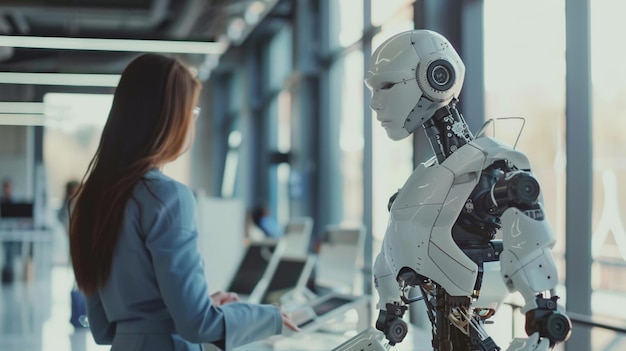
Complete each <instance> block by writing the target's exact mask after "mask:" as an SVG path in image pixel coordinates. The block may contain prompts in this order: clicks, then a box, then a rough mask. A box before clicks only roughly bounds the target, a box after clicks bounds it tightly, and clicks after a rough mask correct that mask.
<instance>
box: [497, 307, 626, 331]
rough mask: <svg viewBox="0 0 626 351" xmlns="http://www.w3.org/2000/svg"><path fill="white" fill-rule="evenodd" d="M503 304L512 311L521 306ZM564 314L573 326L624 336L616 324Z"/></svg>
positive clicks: (623, 328) (570, 313)
mask: <svg viewBox="0 0 626 351" xmlns="http://www.w3.org/2000/svg"><path fill="white" fill-rule="evenodd" d="M504 304H505V305H509V306H511V308H512V309H513V310H514V311H515V310H519V309H521V308H522V306H520V305H518V304H514V303H512V302H505V303H504ZM565 314H567V316H568V317H569V319H570V320H571V321H572V323H574V324H582V325H586V326H588V327H593V328H602V329H607V330H611V331H614V332H618V333H622V334H626V326H623V327H622V326H619V325H616V324H614V323H611V322H607V321H601V320H600V318H598V317H593V316H587V315H584V314H580V313H575V312H565ZM625 324H626V323H625Z"/></svg>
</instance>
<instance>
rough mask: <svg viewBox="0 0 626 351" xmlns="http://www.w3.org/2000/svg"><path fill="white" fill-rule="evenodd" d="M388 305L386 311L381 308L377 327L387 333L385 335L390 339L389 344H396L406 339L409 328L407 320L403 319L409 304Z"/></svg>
mask: <svg viewBox="0 0 626 351" xmlns="http://www.w3.org/2000/svg"><path fill="white" fill-rule="evenodd" d="M386 307H387V310H386V311H384V310H380V313H379V314H378V319H377V320H376V329H378V330H380V331H382V332H383V333H384V334H385V337H386V338H387V340H389V345H391V346H394V345H395V344H397V343H399V342H402V340H404V337H405V336H406V333H407V332H408V330H409V329H408V327H407V325H406V322H405V321H404V320H402V316H403V315H404V312H406V310H407V306H405V305H396V304H392V303H388V304H387V306H386Z"/></svg>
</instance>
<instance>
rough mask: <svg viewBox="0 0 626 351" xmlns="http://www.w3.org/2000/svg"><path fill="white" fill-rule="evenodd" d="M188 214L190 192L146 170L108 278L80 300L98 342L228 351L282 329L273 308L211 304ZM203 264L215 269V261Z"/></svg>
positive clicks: (135, 349)
mask: <svg viewBox="0 0 626 351" xmlns="http://www.w3.org/2000/svg"><path fill="white" fill-rule="evenodd" d="M195 217H196V202H195V198H194V196H193V194H192V193H191V191H190V190H189V189H188V188H187V187H186V186H185V185H183V184H181V183H178V182H176V181H175V180H173V179H171V178H169V177H167V176H165V175H164V174H162V173H161V172H160V171H158V170H152V171H149V172H148V173H146V175H145V177H144V179H143V180H142V181H140V182H139V183H138V184H137V186H135V189H134V190H133V196H132V198H131V200H129V201H128V204H127V205H126V208H125V214H124V219H123V223H122V227H121V232H120V236H119V240H118V242H117V247H116V249H115V252H114V254H113V264H112V267H111V274H110V276H109V279H108V281H107V282H106V284H105V285H104V286H103V287H102V288H100V289H99V291H98V292H97V293H95V294H92V295H91V296H88V297H87V316H88V318H89V327H90V328H91V332H92V334H93V337H94V339H95V341H96V342H97V343H98V344H111V345H112V348H111V350H114V351H115V350H124V351H140V350H177V351H178V350H202V346H201V344H202V343H213V344H215V345H217V346H218V347H219V348H221V349H224V350H227V351H228V350H232V349H233V348H234V347H237V346H239V345H243V344H247V343H250V342H253V341H257V340H260V339H263V338H266V337H268V336H271V335H275V334H279V333H280V332H281V331H282V317H281V315H280V310H279V309H278V308H277V307H276V306H273V305H253V304H246V303H239V302H236V303H229V304H225V305H222V306H219V307H217V306H214V305H213V304H212V301H211V298H210V293H209V288H208V286H207V282H206V280H205V275H204V263H203V260H202V258H201V257H200V253H199V251H198V244H197V239H198V231H197V227H196V218H195ZM215 244H216V245H219V243H215ZM209 264H210V265H211V267H210V268H211V269H220V262H209Z"/></svg>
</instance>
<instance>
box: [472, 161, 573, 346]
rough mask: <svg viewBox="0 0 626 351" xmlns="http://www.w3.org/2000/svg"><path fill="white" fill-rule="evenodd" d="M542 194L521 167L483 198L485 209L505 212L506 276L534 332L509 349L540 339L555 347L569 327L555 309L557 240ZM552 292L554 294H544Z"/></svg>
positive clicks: (503, 261) (503, 266) (534, 343)
mask: <svg viewBox="0 0 626 351" xmlns="http://www.w3.org/2000/svg"><path fill="white" fill-rule="evenodd" d="M539 197H540V192H539V184H538V182H537V181H536V180H535V178H534V177H533V176H532V174H531V173H530V172H527V171H521V170H514V171H509V172H507V173H505V174H504V175H503V176H502V177H501V178H500V179H499V180H498V181H497V182H496V183H495V184H494V185H493V186H492V188H491V191H490V192H489V193H488V194H486V195H484V196H483V197H482V204H483V205H484V206H485V207H486V211H487V212H489V213H502V215H501V223H502V227H501V228H502V236H503V238H502V239H503V244H504V250H503V251H502V254H501V256H500V264H501V275H502V279H503V280H504V283H505V284H506V286H507V288H508V289H509V291H511V292H515V291H519V292H520V293H521V295H522V296H523V297H524V301H525V305H524V306H523V308H522V313H525V314H526V328H525V329H526V333H527V334H528V335H531V336H533V338H532V339H526V340H523V341H522V340H521V339H520V340H517V342H516V343H517V344H519V343H523V344H524V345H518V346H513V345H514V344H512V346H511V347H513V348H512V349H511V348H509V350H541V349H543V346H541V345H542V344H544V345H547V344H549V346H550V347H552V346H554V344H556V343H557V342H562V341H564V340H566V339H567V338H568V336H569V334H570V331H571V323H570V320H569V318H568V317H567V316H566V315H565V314H562V313H561V312H559V311H558V310H557V300H558V296H556V295H554V293H553V292H554V288H555V287H556V285H557V284H558V272H557V269H556V264H555V263H554V259H553V257H552V253H551V249H552V247H553V246H554V243H555V240H554V236H553V233H552V231H551V229H550V226H549V224H548V222H547V220H546V219H545V216H544V212H543V207H542V205H541V203H540V202H538V201H537V200H538V199H539ZM548 292H550V295H551V296H550V297H547V296H544V294H546V293H548ZM546 339H547V340H548V341H549V342H546ZM522 346H523V347H522Z"/></svg>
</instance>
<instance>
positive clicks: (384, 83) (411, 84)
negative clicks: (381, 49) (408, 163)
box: [367, 72, 419, 140]
mask: <svg viewBox="0 0 626 351" xmlns="http://www.w3.org/2000/svg"><path fill="white" fill-rule="evenodd" d="M409 73H411V72H409ZM413 75H414V74H413ZM367 86H368V88H369V89H370V90H371V92H372V98H371V100H370V107H371V108H372V110H374V111H375V112H376V119H377V120H378V121H379V122H380V123H381V125H382V127H383V128H385V131H386V132H387V136H388V137H389V138H390V139H392V140H401V139H404V138H406V137H407V136H409V134H410V133H409V131H408V130H407V129H406V128H405V121H406V117H407V115H408V114H409V113H410V112H411V110H412V109H413V107H414V106H415V101H416V99H415V91H416V90H419V87H418V86H417V82H416V80H415V78H414V77H413V78H410V77H406V76H403V74H402V73H401V72H388V73H386V74H378V75H376V76H375V77H372V78H371V79H368V80H367Z"/></svg>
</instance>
